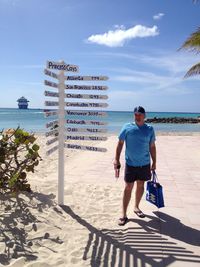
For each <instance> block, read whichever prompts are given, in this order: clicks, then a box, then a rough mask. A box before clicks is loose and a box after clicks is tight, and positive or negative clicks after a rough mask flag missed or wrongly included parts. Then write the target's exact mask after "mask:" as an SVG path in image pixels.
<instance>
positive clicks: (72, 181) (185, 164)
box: [0, 134, 200, 267]
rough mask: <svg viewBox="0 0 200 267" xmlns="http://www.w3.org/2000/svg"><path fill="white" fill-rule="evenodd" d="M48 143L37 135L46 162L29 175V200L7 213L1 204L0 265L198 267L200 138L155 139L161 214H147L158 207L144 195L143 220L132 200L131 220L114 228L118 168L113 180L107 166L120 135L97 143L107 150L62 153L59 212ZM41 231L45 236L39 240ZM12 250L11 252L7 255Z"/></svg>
mask: <svg viewBox="0 0 200 267" xmlns="http://www.w3.org/2000/svg"><path fill="white" fill-rule="evenodd" d="M45 140H46V139H45V137H42V136H41V135H40V137H39V138H38V143H39V144H40V145H41V153H40V154H41V156H42V158H43V161H42V162H41V163H40V165H39V166H38V167H37V170H36V171H35V173H33V174H30V175H29V180H30V183H31V187H32V190H33V191H34V193H33V194H32V199H30V195H28V196H27V197H26V196H23V195H20V198H21V199H20V200H19V201H18V205H17V207H16V208H12V210H11V211H7V212H5V213H3V209H4V208H5V205H4V203H1V210H2V212H1V218H0V219H1V230H2V234H1V235H0V238H1V239H0V241H1V242H0V253H1V254H0V262H1V263H2V264H9V265H8V266H12V267H22V266H26V267H30V266H31V267H33V266H34V267H39V266H40V267H47V266H52V267H54V266H58V267H61V266H62V267H66V266H67V267H71V266H77V267H82V266H92V267H97V266H105V267H107V266H113V267H114V266H119V267H122V266H126V267H128V266H134V267H139V266H145V267H146V266H152V267H154V266H168V265H170V266H176V267H178V266H181V267H184V266H199V265H200V257H199V255H200V251H199V245H200V244H199V240H200V239H199V231H198V230H200V215H199V214H200V213H199V206H200V200H199V189H200V164H199V162H200V149H199V147H200V136H199V135H196V134H194V135H193V136H176V135H172V136H169V135H166V136H160V135H159V136H157V151H158V164H157V173H158V177H159V179H160V183H161V184H162V185H163V186H164V193H165V204H166V207H165V208H162V209H160V211H161V213H160V214H158V213H152V212H153V211H154V212H157V211H158V209H157V208H156V207H154V206H153V205H151V204H149V203H148V202H146V201H145V197H144V198H143V200H142V203H141V208H142V210H143V211H144V212H145V213H146V214H147V217H146V218H145V219H138V218H136V216H134V215H133V212H132V207H133V201H134V198H132V202H131V204H130V206H129V210H128V216H129V218H130V219H131V220H130V222H129V223H128V224H127V225H126V226H124V227H119V226H118V225H117V219H118V217H119V216H120V215H121V214H120V212H121V199H122V193H123V184H124V183H123V168H122V170H121V177H120V179H118V180H117V181H116V179H115V178H114V172H113V166H112V161H113V159H114V152H115V146H116V142H117V138H116V137H115V136H111V137H109V139H108V140H107V141H106V142H99V143H97V145H98V146H103V147H105V146H106V147H107V149H108V152H107V153H98V152H89V151H78V152H77V151H75V152H72V151H66V168H65V188H64V192H65V206H64V207H63V208H61V207H59V206H58V205H57V153H56V152H55V153H53V154H52V155H51V156H49V157H47V156H46V155H45V150H46V146H45ZM92 144H94V143H92ZM123 153H124V152H123ZM122 165H123V167H124V154H123V155H122ZM133 196H134V195H133ZM8 204H9V202H7V203H6V205H7V206H8ZM27 208H28V210H27ZM16 209H17V210H16ZM159 217H162V218H160V220H159ZM24 223H25V224H24ZM45 233H48V234H49V237H48V238H44V235H45ZM7 237H10V238H14V239H15V243H17V242H18V243H19V244H18V247H17V248H18V250H21V251H18V252H17V256H16V257H17V258H8V256H9V252H8V251H4V250H5V241H6V240H7ZM29 241H32V243H33V245H32V246H31V247H28V246H27V244H28V242H29ZM6 242H7V241H6ZM12 253H13V249H12V248H11V249H10V257H11V256H12ZM158 262H160V264H158Z"/></svg>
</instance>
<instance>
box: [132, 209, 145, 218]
mask: <svg viewBox="0 0 200 267" xmlns="http://www.w3.org/2000/svg"><path fill="white" fill-rule="evenodd" d="M134 213H135V214H136V215H137V216H138V217H140V218H144V217H146V216H145V215H144V213H143V212H142V211H141V210H138V211H135V210H134Z"/></svg>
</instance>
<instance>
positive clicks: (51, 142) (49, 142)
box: [46, 137, 58, 146]
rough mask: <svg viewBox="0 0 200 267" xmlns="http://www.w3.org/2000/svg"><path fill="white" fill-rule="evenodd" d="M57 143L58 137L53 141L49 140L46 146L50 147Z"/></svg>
mask: <svg viewBox="0 0 200 267" xmlns="http://www.w3.org/2000/svg"><path fill="white" fill-rule="evenodd" d="M56 141H58V137H55V138H53V139H50V140H48V141H47V142H46V144H47V145H48V146H49V145H51V144H53V143H55V142H56Z"/></svg>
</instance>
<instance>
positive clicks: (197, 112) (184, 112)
mask: <svg viewBox="0 0 200 267" xmlns="http://www.w3.org/2000/svg"><path fill="white" fill-rule="evenodd" d="M1 109H14V110H20V109H19V108H17V107H16V108H13V107H11V108H9V107H0V110H1ZM44 109H47V108H28V109H24V110H23V111H26V110H41V111H43V110H44ZM105 111H108V112H124V113H130V112H133V111H132V110H109V109H107V110H105ZM146 113H180V114H186V113H187V114H199V115H200V111H146Z"/></svg>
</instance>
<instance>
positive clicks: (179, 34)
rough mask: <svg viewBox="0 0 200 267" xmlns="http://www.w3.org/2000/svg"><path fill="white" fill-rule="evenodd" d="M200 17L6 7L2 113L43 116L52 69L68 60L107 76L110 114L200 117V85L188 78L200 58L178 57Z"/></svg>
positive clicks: (112, 8)
mask: <svg viewBox="0 0 200 267" xmlns="http://www.w3.org/2000/svg"><path fill="white" fill-rule="evenodd" d="M199 13H200V3H198V4H193V3H192V0H123V1H122V0H120V1H119V0H109V1H108V0H56V1H55V0H0V36H1V38H0V47H1V49H0V74H1V76H0V77H1V83H0V93H1V96H0V107H17V102H16V100H17V99H18V98H19V97H21V96H25V97H27V98H28V99H29V100H30V104H29V107H30V108H44V100H45V97H44V90H45V89H50V88H45V86H44V79H46V78H48V77H45V75H44V68H45V66H46V61H47V60H54V61H59V60H61V59H63V60H64V61H65V62H66V63H68V64H74V65H78V66H79V73H77V74H78V75H106V76H109V80H108V81H105V82H103V83H101V85H107V86H109V90H108V91H107V94H108V95H109V100H108V103H109V110H127V111H132V110H133V108H134V107H135V106H138V105H142V106H144V107H145V109H146V110H147V111H171V112H175V111H177V112H200V101H199V99H200V79H199V77H197V76H196V77H193V78H189V79H184V78H183V77H184V74H185V73H186V71H187V70H188V69H189V68H190V67H191V66H192V65H193V64H195V63H197V62H198V61H199V59H200V55H198V54H194V53H192V52H189V51H178V48H180V47H181V45H182V44H183V42H184V41H185V40H186V38H187V37H188V36H189V35H190V34H191V33H192V32H194V31H195V30H196V29H197V28H198V27H199V26H200V25H199V24H200V23H199ZM68 75H74V73H68ZM74 84H77V83H74ZM79 84H80V85H81V83H80V82H79ZM82 84H83V83H82ZM85 84H89V83H86V82H85V83H84V85H85ZM90 84H91V82H90ZM99 85H100V83H99Z"/></svg>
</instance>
